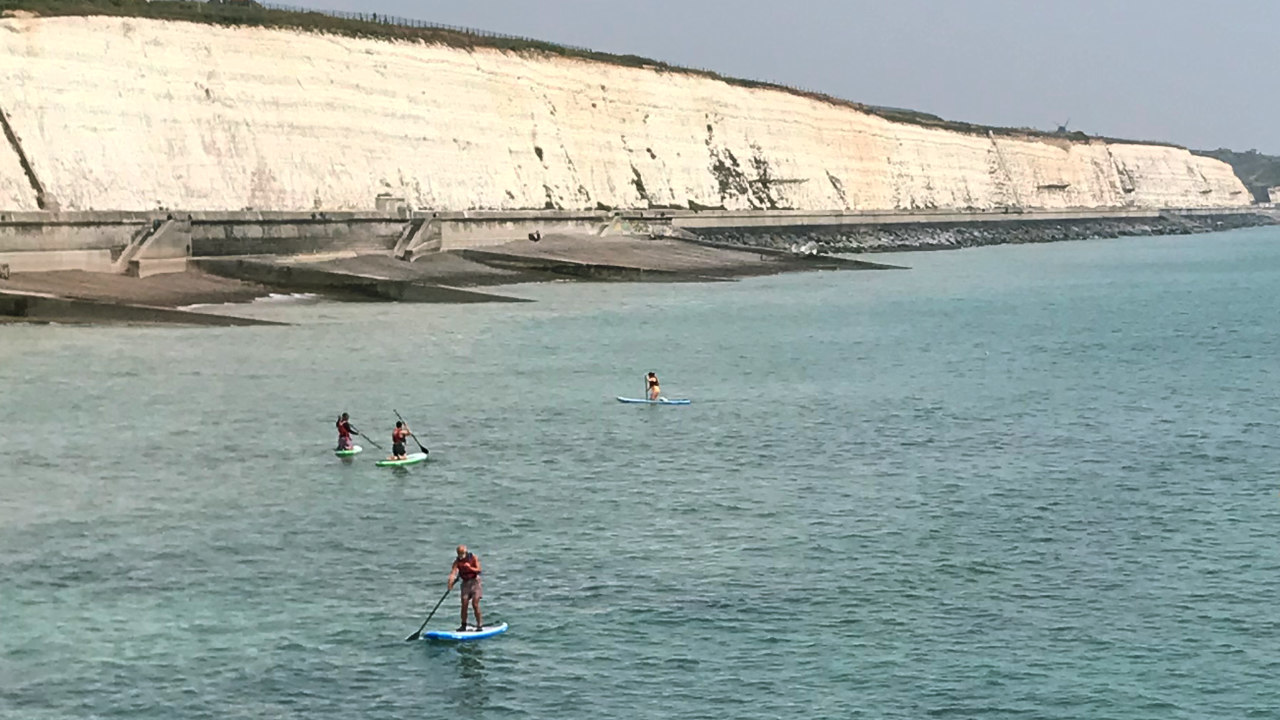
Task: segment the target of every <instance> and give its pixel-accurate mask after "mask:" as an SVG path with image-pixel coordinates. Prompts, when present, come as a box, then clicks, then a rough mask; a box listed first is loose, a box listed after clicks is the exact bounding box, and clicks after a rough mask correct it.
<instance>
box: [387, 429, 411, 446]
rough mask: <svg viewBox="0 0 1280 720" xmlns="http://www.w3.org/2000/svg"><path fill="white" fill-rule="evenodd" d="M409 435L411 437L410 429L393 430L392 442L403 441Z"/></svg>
mask: <svg viewBox="0 0 1280 720" xmlns="http://www.w3.org/2000/svg"><path fill="white" fill-rule="evenodd" d="M407 437H409V431H408V430H405V429H404V428H396V429H395V430H392V431H391V442H393V443H402V442H404V439H405V438H407Z"/></svg>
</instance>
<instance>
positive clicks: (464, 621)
mask: <svg viewBox="0 0 1280 720" xmlns="http://www.w3.org/2000/svg"><path fill="white" fill-rule="evenodd" d="M458 627H460V628H462V629H463V630H466V629H467V599H466V598H462V624H461V625H459V626H458Z"/></svg>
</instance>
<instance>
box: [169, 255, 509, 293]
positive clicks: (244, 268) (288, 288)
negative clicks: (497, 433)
mask: <svg viewBox="0 0 1280 720" xmlns="http://www.w3.org/2000/svg"><path fill="white" fill-rule="evenodd" d="M193 262H194V263H195V264H196V265H197V266H198V267H200V269H202V270H204V271H206V272H209V273H213V274H215V275H220V276H223V277H229V278H235V279H238V280H244V281H248V282H253V283H259V284H262V285H266V286H269V287H271V288H274V289H277V290H280V291H284V292H309V293H318V294H321V295H325V296H328V297H331V298H334V299H339V300H366V301H398V302H426V303H476V302H526V301H525V300H523V299H521V298H514V297H508V296H505V295H495V294H493V293H487V292H479V291H476V290H472V289H469V288H467V287H466V286H468V285H470V286H477V285H500V284H510V283H514V282H526V281H528V280H529V277H528V276H527V275H522V274H519V273H513V272H508V271H502V270H495V269H493V268H489V267H485V266H484V265H479V264H476V263H472V262H469V261H466V260H463V259H462V258H457V257H451V256H448V255H440V256H438V257H432V258H429V259H424V260H420V261H418V262H415V263H412V264H410V263H405V262H401V261H398V260H395V259H394V258H390V257H386V256H357V257H352V258H339V259H332V260H325V261H320V262H296V261H293V262H291V261H289V260H288V259H287V258H271V257H242V258H216V259H215V258H201V259H198V260H195V261H193Z"/></svg>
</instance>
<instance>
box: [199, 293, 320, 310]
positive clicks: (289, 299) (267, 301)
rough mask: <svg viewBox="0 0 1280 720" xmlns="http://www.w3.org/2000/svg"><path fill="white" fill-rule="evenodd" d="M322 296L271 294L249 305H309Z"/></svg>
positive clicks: (203, 306) (201, 306) (211, 305)
mask: <svg viewBox="0 0 1280 720" xmlns="http://www.w3.org/2000/svg"><path fill="white" fill-rule="evenodd" d="M319 299H320V296H319V295H317V294H315V293H270V294H269V295H266V296H265V297H258V298H254V299H252V300H250V301H249V302H248V303H247V304H249V305H309V304H311V303H315V302H319ZM245 304H246V303H242V302H240V303H235V302H230V303H196V304H194V305H183V306H181V307H179V308H178V309H179V310H195V311H199V310H212V309H215V308H234V307H244V305H245Z"/></svg>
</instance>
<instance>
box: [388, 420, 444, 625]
mask: <svg viewBox="0 0 1280 720" xmlns="http://www.w3.org/2000/svg"><path fill="white" fill-rule="evenodd" d="M396 414H397V415H399V413H396ZM452 590H453V588H449V589H448V590H445V591H444V594H443V595H441V596H440V599H439V600H437V601H436V606H435V607H433V608H431V612H430V613H428V614H427V619H426V620H423V621H422V627H420V628H418V631H417V632H415V633H414V634H412V635H410V636H409V637H407V638H405V639H404V641H405V642H412V641H414V640H417V639H418V638H420V637H422V631H423V630H426V629H427V623H429V622H431V616H432V615H435V614H436V611H437V610H439V609H440V604H441V603H443V602H444V599H445V598H447V597H449V593H450V592H451V591H452Z"/></svg>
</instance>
